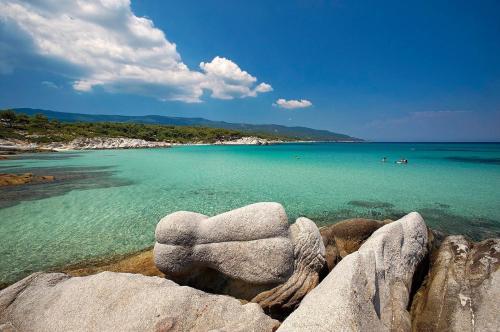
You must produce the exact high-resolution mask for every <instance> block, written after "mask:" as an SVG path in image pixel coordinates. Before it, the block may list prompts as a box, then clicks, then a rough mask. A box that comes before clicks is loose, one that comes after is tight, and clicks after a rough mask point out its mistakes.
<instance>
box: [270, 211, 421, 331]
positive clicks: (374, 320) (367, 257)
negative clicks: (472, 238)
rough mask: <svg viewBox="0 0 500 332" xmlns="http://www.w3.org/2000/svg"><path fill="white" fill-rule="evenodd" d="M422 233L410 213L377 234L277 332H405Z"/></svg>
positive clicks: (416, 216)
mask: <svg viewBox="0 0 500 332" xmlns="http://www.w3.org/2000/svg"><path fill="white" fill-rule="evenodd" d="M426 246H427V227H426V226H425V223H424V221H423V219H422V217H421V216H420V215H419V214H418V213H416V212H413V213H410V214H408V215H406V216H405V217H403V218H401V219H400V220H398V221H395V222H392V223H389V224H387V225H385V226H383V227H381V228H379V229H378V230H377V231H375V232H374V233H373V234H372V236H371V237H370V238H369V239H368V240H367V241H366V242H365V243H364V244H363V245H362V246H361V247H360V248H359V250H358V251H356V252H354V253H352V254H350V255H348V256H346V257H345V258H344V259H342V260H341V261H340V263H339V264H338V265H337V266H336V267H335V268H334V269H333V270H332V271H331V272H330V273H329V274H328V276H327V277H326V278H325V279H324V280H323V281H322V282H321V283H320V284H319V285H318V286H317V287H316V288H315V289H313V290H312V291H311V292H310V293H309V294H307V295H306V296H305V298H304V299H303V300H302V303H301V304H300V306H299V307H298V308H297V309H296V310H295V311H294V312H293V313H292V314H291V315H290V316H289V317H288V318H287V319H286V320H285V321H284V322H283V324H282V325H281V327H280V328H279V329H278V331H388V330H396V331H409V330H410V329H411V321H410V315H409V313H408V312H407V311H406V309H407V306H408V303H409V300H410V290H411V286H412V279H413V275H414V272H415V270H416V268H417V266H418V265H419V263H420V262H421V261H422V260H423V258H424V256H425V255H426V252H427V248H426Z"/></svg>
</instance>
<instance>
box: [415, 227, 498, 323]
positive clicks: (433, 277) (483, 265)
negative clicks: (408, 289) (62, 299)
mask: <svg viewBox="0 0 500 332" xmlns="http://www.w3.org/2000/svg"><path fill="white" fill-rule="evenodd" d="M499 267H500V239H490V240H485V241H482V242H479V243H471V242H469V241H468V240H466V239H465V238H464V237H463V236H448V237H446V238H445V240H444V241H443V243H442V244H441V246H440V247H439V249H438V250H437V251H436V252H435V253H434V254H433V255H432V258H431V268H430V271H429V274H428V276H427V279H426V281H425V283H424V285H423V286H422V287H421V288H420V290H419V291H418V292H417V294H416V295H415V297H414V300H413V304H412V308H411V312H412V325H413V330H414V331H498V329H499V328H500V314H499V310H500V308H499V306H498V305H499V301H500V270H499Z"/></svg>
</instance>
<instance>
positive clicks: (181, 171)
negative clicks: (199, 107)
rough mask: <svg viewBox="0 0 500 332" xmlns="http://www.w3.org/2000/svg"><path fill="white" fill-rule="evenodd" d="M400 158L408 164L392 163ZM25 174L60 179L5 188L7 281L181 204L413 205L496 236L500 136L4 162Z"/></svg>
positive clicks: (429, 216) (319, 210)
mask: <svg viewBox="0 0 500 332" xmlns="http://www.w3.org/2000/svg"><path fill="white" fill-rule="evenodd" d="M384 156H386V157H388V159H389V162H387V163H382V162H381V161H380V160H381V158H382V157H384ZM401 157H405V158H407V159H408V160H409V164H408V165H398V164H395V163H394V161H395V160H396V159H399V158H401ZM24 171H32V172H34V173H35V174H55V175H56V179H57V181H56V182H54V183H52V184H43V185H31V186H25V187H24V188H20V187H18V188H14V187H10V188H3V189H0V195H1V196H0V257H1V261H0V282H12V281H14V280H16V279H19V278H21V277H23V276H25V275H27V274H29V273H31V272H33V271H37V270H41V269H49V268H53V267H57V266H62V265H65V264H70V263H76V262H80V261H84V260H88V259H95V258H101V257H108V256H112V255H116V254H123V253H127V252H131V251H136V250H139V249H142V248H145V247H148V246H150V245H152V243H153V241H154V228H155V225H156V223H157V222H158V220H159V219H160V218H161V217H163V216H165V215H166V214H168V213H171V212H174V211H177V210H190V211H197V212H201V213H204V214H207V215H215V214H217V213H220V212H223V211H227V210H230V209H233V208H237V207H240V206H243V205H246V204H250V203H254V202H259V201H276V202H280V203H282V204H283V205H284V206H285V208H286V210H287V213H288V215H289V219H290V222H293V221H294V220H295V218H297V217H298V216H302V215H303V216H307V217H309V218H311V219H312V220H314V221H315V222H316V223H317V224H319V225H321V224H325V223H331V222H334V221H338V220H341V219H345V218H349V217H370V218H377V219H384V218H398V217H399V216H401V215H403V214H405V213H407V212H410V211H414V210H416V211H419V212H421V213H422V215H423V216H424V218H425V219H426V222H427V223H428V224H429V225H430V226H432V227H434V228H437V229H439V230H442V231H445V232H448V233H464V234H467V235H468V236H470V237H472V238H474V239H482V238H486V237H491V236H499V234H500V209H499V207H500V144H394V143H393V144H383V143H369V144H319V143H318V144H285V145H272V146H183V147H175V148H172V149H152V150H111V151H110V150H107V151H89V152H78V153H57V154H36V155H30V156H24V157H22V159H17V160H6V161H1V162H0V172H12V173H15V172H24ZM26 188H28V189H26Z"/></svg>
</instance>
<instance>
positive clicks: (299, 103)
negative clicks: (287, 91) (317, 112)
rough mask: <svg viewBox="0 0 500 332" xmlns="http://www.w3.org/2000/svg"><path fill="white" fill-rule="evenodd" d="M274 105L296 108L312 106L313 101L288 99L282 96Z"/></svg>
mask: <svg viewBox="0 0 500 332" xmlns="http://www.w3.org/2000/svg"><path fill="white" fill-rule="evenodd" d="M273 106H277V107H280V108H285V109H296V108H306V107H310V106H312V103H311V102H310V101H309V100H307V99H301V100H295V99H290V100H286V99H283V98H280V99H278V100H276V102H275V103H274V104H273Z"/></svg>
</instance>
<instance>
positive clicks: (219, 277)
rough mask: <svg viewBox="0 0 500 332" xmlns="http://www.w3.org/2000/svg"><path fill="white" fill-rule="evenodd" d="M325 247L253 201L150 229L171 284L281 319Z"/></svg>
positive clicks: (309, 280)
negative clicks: (237, 301) (225, 297)
mask: <svg viewBox="0 0 500 332" xmlns="http://www.w3.org/2000/svg"><path fill="white" fill-rule="evenodd" d="M324 255H325V248H324V245H323V242H322V240H321V235H320V233H319V230H318V228H317V227H316V225H315V224H314V222H312V221H311V220H309V219H306V218H299V219H298V220H297V222H296V223H295V224H294V225H292V226H291V227H290V225H289V224H288V218H287V216H286V213H285V210H284V208H283V206H281V205H280V204H278V203H257V204H252V205H248V206H245V207H242V208H240V209H236V210H233V211H229V212H226V213H223V214H220V215H217V216H215V217H211V218H209V217H207V216H204V215H201V214H198V213H193V212H176V213H173V214H170V215H168V216H166V217H165V218H163V219H162V220H161V221H160V223H159V224H158V226H157V228H156V244H155V248H154V259H155V264H156V265H157V267H158V269H159V270H160V271H162V272H164V273H165V275H166V276H167V277H168V278H171V279H173V280H174V281H176V282H178V283H180V284H184V285H189V286H192V287H195V288H198V289H202V290H205V291H209V292H213V293H221V294H228V295H232V296H234V297H237V298H240V299H245V300H252V301H253V302H257V303H259V304H260V305H261V306H262V307H263V308H264V309H265V311H266V312H267V313H270V314H273V315H274V316H275V317H283V316H284V315H286V314H287V313H289V312H290V311H291V310H293V309H294V308H295V307H296V306H297V305H298V303H299V302H300V300H301V299H302V298H303V296H304V295H305V294H307V292H309V291H310V290H311V289H313V288H314V287H315V286H316V285H317V283H318V280H319V274H318V273H319V271H320V270H321V269H322V268H323V266H324V264H325V260H324Z"/></svg>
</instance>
